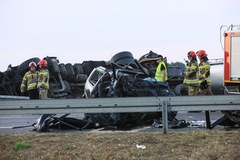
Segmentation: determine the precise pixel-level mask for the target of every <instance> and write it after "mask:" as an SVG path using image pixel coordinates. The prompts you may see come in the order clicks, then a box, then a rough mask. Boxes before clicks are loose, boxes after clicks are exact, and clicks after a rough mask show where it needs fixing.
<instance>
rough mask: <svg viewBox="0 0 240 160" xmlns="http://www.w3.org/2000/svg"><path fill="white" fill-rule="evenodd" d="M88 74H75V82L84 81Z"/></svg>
mask: <svg viewBox="0 0 240 160" xmlns="http://www.w3.org/2000/svg"><path fill="white" fill-rule="evenodd" d="M87 78H88V76H87V75H86V74H77V76H76V82H77V83H84V82H86V80H87Z"/></svg>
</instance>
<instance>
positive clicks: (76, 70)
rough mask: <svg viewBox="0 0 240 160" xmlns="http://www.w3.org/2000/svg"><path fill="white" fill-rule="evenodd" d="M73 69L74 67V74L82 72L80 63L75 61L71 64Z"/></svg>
mask: <svg viewBox="0 0 240 160" xmlns="http://www.w3.org/2000/svg"><path fill="white" fill-rule="evenodd" d="M73 69H74V71H75V73H76V75H77V74H84V70H83V66H82V64H81V63H75V64H74V65H73Z"/></svg>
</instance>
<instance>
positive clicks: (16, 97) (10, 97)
mask: <svg viewBox="0 0 240 160" xmlns="http://www.w3.org/2000/svg"><path fill="white" fill-rule="evenodd" d="M3 99H15V100H20V99H22V100H26V99H29V97H27V96H9V95H0V100H3Z"/></svg>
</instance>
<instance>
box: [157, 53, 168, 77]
mask: <svg viewBox="0 0 240 160" xmlns="http://www.w3.org/2000/svg"><path fill="white" fill-rule="evenodd" d="M157 63H158V67H157V70H156V73H155V79H156V80H157V81H159V82H166V81H167V80H168V75H167V66H166V64H165V62H164V60H163V56H162V55H158V59H157Z"/></svg>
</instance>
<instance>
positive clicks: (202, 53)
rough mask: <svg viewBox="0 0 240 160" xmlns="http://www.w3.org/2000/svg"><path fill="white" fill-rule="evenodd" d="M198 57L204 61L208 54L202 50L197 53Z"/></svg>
mask: <svg viewBox="0 0 240 160" xmlns="http://www.w3.org/2000/svg"><path fill="white" fill-rule="evenodd" d="M197 55H198V57H199V58H201V59H203V58H204V57H207V54H206V52H205V51H204V50H200V51H198V52H197Z"/></svg>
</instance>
